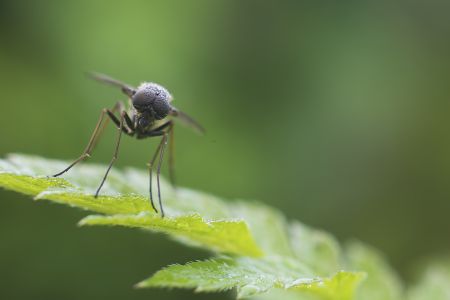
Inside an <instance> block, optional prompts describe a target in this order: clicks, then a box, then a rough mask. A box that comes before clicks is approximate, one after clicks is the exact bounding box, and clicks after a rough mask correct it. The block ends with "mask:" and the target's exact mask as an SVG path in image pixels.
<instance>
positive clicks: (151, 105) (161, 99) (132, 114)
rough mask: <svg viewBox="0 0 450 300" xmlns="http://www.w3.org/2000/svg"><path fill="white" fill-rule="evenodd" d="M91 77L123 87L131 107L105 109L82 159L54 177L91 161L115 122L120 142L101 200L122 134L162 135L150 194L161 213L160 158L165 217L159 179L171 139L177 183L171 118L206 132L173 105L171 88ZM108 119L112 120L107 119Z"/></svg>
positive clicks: (171, 154)
mask: <svg viewBox="0 0 450 300" xmlns="http://www.w3.org/2000/svg"><path fill="white" fill-rule="evenodd" d="M91 76H92V77H93V78H94V79H95V80H98V81H101V82H103V83H107V84H110V85H113V86H116V87H119V88H121V90H122V92H123V93H124V94H126V95H127V96H128V98H129V100H130V103H131V105H130V107H129V108H128V109H125V106H124V104H123V103H122V102H117V103H116V105H115V106H114V107H113V108H112V109H103V110H102V113H101V114H100V118H99V120H98V122H97V125H96V126H95V129H94V132H93V133H92V136H91V138H90V140H89V143H88V145H87V146H86V149H85V150H84V151H83V153H82V154H81V156H80V157H79V158H78V159H76V160H75V161H74V162H73V163H72V164H70V165H69V166H68V167H67V168H66V169H64V170H63V171H61V172H59V173H57V174H55V175H53V176H54V177H57V176H60V175H62V174H64V173H65V172H67V171H68V170H70V169H71V168H72V167H73V166H74V165H76V164H77V163H79V162H80V161H83V160H85V159H86V158H88V157H89V156H90V154H91V152H92V150H93V148H94V147H95V145H96V143H97V141H98V139H99V137H100V135H101V133H102V132H103V130H104V129H105V127H106V125H107V123H108V121H109V120H112V121H113V122H114V124H115V125H116V126H117V128H118V130H119V134H118V137H117V143H116V147H115V151H114V155H113V158H112V160H111V162H110V164H109V166H108V169H107V170H106V173H105V176H104V177H103V180H102V182H101V183H100V186H99V187H98V189H97V191H96V193H95V197H98V195H99V193H100V189H101V188H102V186H103V184H104V183H105V180H106V178H107V176H108V173H109V171H110V170H111V167H112V165H113V164H114V162H115V160H116V159H117V156H118V152H119V145H120V141H121V136H122V133H125V134H126V135H128V136H132V137H135V138H137V139H144V138H148V137H155V136H161V137H162V138H161V141H160V143H159V145H158V147H157V150H156V152H155V154H154V155H153V157H152V159H151V161H150V162H149V193H150V202H151V205H152V207H153V209H154V210H155V212H158V210H157V209H156V206H155V204H154V202H153V195H152V172H153V166H154V163H155V162H156V160H157V159H158V158H159V162H158V167H157V173H156V179H157V186H158V200H159V207H160V209H161V216H162V217H164V209H163V206H162V203H161V191H160V181H159V176H160V173H161V164H162V161H163V158H164V151H165V148H166V145H167V143H168V139H170V143H169V173H170V179H171V182H172V184H174V182H175V179H174V168H173V127H174V123H173V120H172V119H171V118H170V117H177V118H178V119H179V120H181V121H182V122H184V123H185V124H187V125H189V126H191V127H192V128H194V129H195V130H197V131H198V132H200V133H203V132H204V129H203V128H202V127H201V126H200V125H199V124H198V123H197V122H196V121H195V120H193V119H192V118H191V117H189V116H188V115H186V114H184V113H183V112H181V111H179V110H178V109H176V108H175V107H174V106H172V105H171V102H172V95H170V93H169V91H167V89H165V88H164V87H162V86H161V85H159V84H156V83H152V82H144V83H142V84H141V85H139V86H138V87H137V88H136V89H135V88H133V87H131V86H129V85H127V84H125V83H122V82H120V81H118V80H115V79H113V78H110V77H108V76H106V75H102V74H91ZM116 113H119V117H117V116H116ZM105 116H107V117H109V119H108V118H105Z"/></svg>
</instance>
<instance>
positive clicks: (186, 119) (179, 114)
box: [170, 106, 205, 134]
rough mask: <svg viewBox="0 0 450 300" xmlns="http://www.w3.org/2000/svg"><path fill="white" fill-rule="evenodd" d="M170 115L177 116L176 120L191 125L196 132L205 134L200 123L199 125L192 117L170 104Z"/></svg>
mask: <svg viewBox="0 0 450 300" xmlns="http://www.w3.org/2000/svg"><path fill="white" fill-rule="evenodd" d="M170 115H171V116H174V117H177V119H178V120H180V121H181V122H182V123H184V124H185V125H187V126H189V127H191V128H192V129H194V130H195V131H197V133H200V134H205V129H204V128H203V126H202V125H200V124H199V123H198V122H197V121H195V120H194V119H193V118H191V117H190V116H188V115H187V114H185V113H184V112H182V111H181V110H179V109H177V108H175V107H173V106H172V110H171V111H170Z"/></svg>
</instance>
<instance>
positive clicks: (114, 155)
mask: <svg viewBox="0 0 450 300" xmlns="http://www.w3.org/2000/svg"><path fill="white" fill-rule="evenodd" d="M108 115H109V114H108ZM125 115H126V112H125V111H122V113H121V114H120V121H119V128H118V130H119V133H118V136H117V142H116V147H115V149H114V154H113V157H112V159H111V162H110V163H109V166H108V169H107V170H106V173H105V176H103V179H102V182H101V183H100V186H99V187H98V189H97V191H96V192H95V196H94V197H95V198H97V197H98V194H99V193H100V189H101V188H102V186H103V184H104V183H105V181H106V178H107V177H108V174H109V171H110V170H111V168H112V166H113V164H114V162H115V161H116V159H117V156H118V154H119V146H120V140H121V137H122V132H126V130H127V129H125V128H124V126H123V125H124V119H125ZM114 117H115V116H114ZM111 119H112V118H111ZM113 121H114V120H113Z"/></svg>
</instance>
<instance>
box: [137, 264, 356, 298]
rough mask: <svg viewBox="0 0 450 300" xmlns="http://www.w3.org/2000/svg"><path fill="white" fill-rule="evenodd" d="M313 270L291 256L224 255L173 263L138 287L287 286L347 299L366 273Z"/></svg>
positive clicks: (246, 289) (241, 294)
mask: <svg viewBox="0 0 450 300" xmlns="http://www.w3.org/2000/svg"><path fill="white" fill-rule="evenodd" d="M310 274H311V270H309V269H308V267H306V266H305V265H303V264H301V263H300V262H298V261H295V260H291V259H287V258H280V257H266V258H264V259H253V258H235V259H232V258H229V257H223V258H217V259H211V260H207V261H198V262H192V263H188V264H186V265H172V266H169V267H167V268H165V269H163V270H161V271H159V272H157V273H156V274H155V275H154V276H152V277H150V278H149V279H147V280H145V281H142V282H141V283H139V284H138V287H170V288H173V287H177V288H195V290H196V291H197V292H203V291H206V292H209V291H218V290H229V289H231V288H235V287H236V288H237V296H238V298H246V297H250V296H254V295H258V294H260V293H264V292H266V291H268V290H269V289H272V288H283V289H291V290H295V291H297V292H302V293H311V294H316V295H319V296H321V299H342V300H345V299H351V298H352V295H353V292H354V289H355V286H356V285H357V284H358V283H359V281H360V280H361V279H362V278H363V276H364V274H362V273H351V272H338V273H337V274H335V275H334V276H332V277H331V278H319V277H317V278H315V277H311V275H310ZM299 294H300V293H299Z"/></svg>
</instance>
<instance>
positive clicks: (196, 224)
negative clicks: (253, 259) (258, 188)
mask: <svg viewBox="0 0 450 300" xmlns="http://www.w3.org/2000/svg"><path fill="white" fill-rule="evenodd" d="M80 225H121V226H127V227H138V228H144V229H150V230H152V231H157V232H164V233H167V234H170V235H173V236H174V237H175V238H178V239H183V240H185V241H186V243H190V244H192V245H195V246H202V247H205V248H209V249H211V250H213V251H216V252H225V253H232V254H240V255H248V256H261V255H262V252H261V250H259V248H258V246H257V245H256V244H255V242H254V240H253V237H252V236H251V234H250V231H249V230H248V227H247V224H246V223H245V222H243V221H232V220H223V221H206V220H204V219H202V217H201V216H200V215H198V214H192V215H186V216H178V217H174V218H171V217H168V218H161V217H160V216H159V215H155V214H153V213H144V214H139V215H114V216H88V217H86V218H84V219H83V220H81V221H80Z"/></svg>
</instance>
